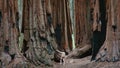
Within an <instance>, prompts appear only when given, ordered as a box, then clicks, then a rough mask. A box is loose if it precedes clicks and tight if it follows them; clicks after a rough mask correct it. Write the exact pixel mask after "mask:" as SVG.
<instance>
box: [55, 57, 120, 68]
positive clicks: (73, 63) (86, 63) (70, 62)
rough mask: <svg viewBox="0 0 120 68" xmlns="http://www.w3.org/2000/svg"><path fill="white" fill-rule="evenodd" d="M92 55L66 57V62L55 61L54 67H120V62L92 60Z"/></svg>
mask: <svg viewBox="0 0 120 68" xmlns="http://www.w3.org/2000/svg"><path fill="white" fill-rule="evenodd" d="M90 58H91V56H88V57H85V58H82V59H66V63H65V64H64V65H63V64H60V63H54V65H53V68H120V62H91V61H90Z"/></svg>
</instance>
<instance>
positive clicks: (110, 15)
mask: <svg viewBox="0 0 120 68" xmlns="http://www.w3.org/2000/svg"><path fill="white" fill-rule="evenodd" d="M106 3H107V4H106V6H107V7H106V8H107V30H106V31H107V33H106V40H105V42H104V44H103V46H102V48H101V49H100V51H99V53H98V56H97V58H98V59H99V60H101V61H113V62H114V61H118V60H119V56H120V54H119V50H120V49H119V30H120V29H119V15H120V13H119V6H118V5H119V0H115V1H113V0H107V1H106Z"/></svg>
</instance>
